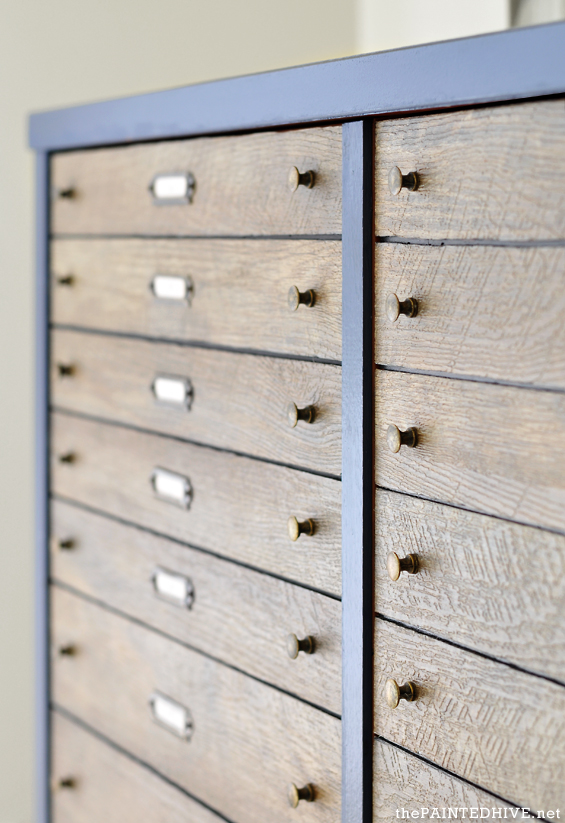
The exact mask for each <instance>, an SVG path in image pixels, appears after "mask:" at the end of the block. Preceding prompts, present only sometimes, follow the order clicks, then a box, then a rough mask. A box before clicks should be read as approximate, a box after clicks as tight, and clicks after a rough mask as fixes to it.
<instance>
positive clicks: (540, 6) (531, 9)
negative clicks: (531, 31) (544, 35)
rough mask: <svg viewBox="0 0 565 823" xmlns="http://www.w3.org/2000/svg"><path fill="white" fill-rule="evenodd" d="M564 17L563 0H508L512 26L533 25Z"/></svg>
mask: <svg viewBox="0 0 565 823" xmlns="http://www.w3.org/2000/svg"><path fill="white" fill-rule="evenodd" d="M564 19H565V0H510V20H511V25H512V26H534V25H536V24H537V23H553V22H555V21H556V20H564Z"/></svg>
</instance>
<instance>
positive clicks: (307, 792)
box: [288, 783, 316, 809]
mask: <svg viewBox="0 0 565 823" xmlns="http://www.w3.org/2000/svg"><path fill="white" fill-rule="evenodd" d="M315 799H316V793H315V791H314V786H313V785H312V784H311V783H307V784H306V785H305V786H303V787H302V788H301V789H299V788H298V786H295V785H294V783H291V784H290V786H289V787H288V802H289V804H290V806H291V807H292V808H293V809H296V807H297V806H298V804H299V803H300V801H301V800H305V801H306V802H307V803H312V802H313V801H314V800H315Z"/></svg>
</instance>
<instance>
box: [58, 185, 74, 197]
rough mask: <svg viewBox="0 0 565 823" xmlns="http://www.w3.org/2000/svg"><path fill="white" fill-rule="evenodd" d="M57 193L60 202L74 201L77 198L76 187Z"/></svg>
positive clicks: (59, 190) (69, 187)
mask: <svg viewBox="0 0 565 823" xmlns="http://www.w3.org/2000/svg"><path fill="white" fill-rule="evenodd" d="M55 193H56V195H57V197H58V198H59V199H60V200H72V199H73V198H75V197H76V196H77V190H76V189H75V188H74V186H68V187H67V188H66V189H57V190H56V192H55Z"/></svg>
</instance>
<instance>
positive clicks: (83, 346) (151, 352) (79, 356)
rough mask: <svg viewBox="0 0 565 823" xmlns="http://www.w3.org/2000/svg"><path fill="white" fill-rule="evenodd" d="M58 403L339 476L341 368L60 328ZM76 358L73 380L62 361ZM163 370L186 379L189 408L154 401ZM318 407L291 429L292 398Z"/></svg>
mask: <svg viewBox="0 0 565 823" xmlns="http://www.w3.org/2000/svg"><path fill="white" fill-rule="evenodd" d="M51 343H52V360H51V363H52V367H51V398H52V403H53V404H54V405H55V406H56V407H59V408H64V409H68V410H72V411H76V412H81V413H84V414H90V415H94V416H96V417H102V418H104V419H107V420H115V421H118V422H120V423H125V424H130V425H135V426H139V427H141V428H146V429H150V430H151V431H156V432H162V433H163V434H172V435H176V436H178V437H183V438H187V439H189V440H196V441H197V442H200V443H207V444H210V445H212V446H217V447H220V448H226V449H233V450H234V451H238V452H244V453H246V454H252V455H255V456H258V457H263V458H266V459H270V460H277V461H280V462H282V463H290V464H293V465H298V466H304V467H305V468H309V469H314V470H317V471H323V472H326V473H328V474H334V475H336V476H339V475H340V473H341V367H340V366H333V365H328V364H324V363H310V362H306V361H300V360H286V359H283V358H280V357H259V356H254V355H248V354H235V353H233V352H222V351H213V350H209V349H200V348H193V347H191V346H179V345H174V344H172V343H168V344H166V343H153V342H148V341H145V340H128V339H124V338H116V337H105V336H101V335H92V334H86V333H81V332H71V331H63V330H58V331H55V332H53V333H52V335H51ZM59 363H63V364H68V363H71V364H73V366H74V373H73V375H72V376H71V377H62V378H61V377H59V376H58V370H57V367H58V364H59ZM158 375H174V376H178V377H183V378H188V379H189V380H190V382H191V384H192V387H193V391H194V399H193V401H192V404H191V407H190V410H188V409H187V408H186V407H185V406H181V407H174V406H171V405H165V404H164V403H160V402H158V401H157V400H156V399H155V396H154V394H153V392H152V389H151V386H152V383H153V381H154V379H155V377H157V376H158ZM290 402H294V403H296V405H297V406H298V407H299V408H303V407H304V406H307V405H313V406H314V407H315V409H316V418H315V420H314V422H313V423H306V422H304V421H299V422H298V424H297V425H296V426H295V427H294V428H292V427H291V426H290V425H289V421H288V412H287V409H288V404H289V403H290Z"/></svg>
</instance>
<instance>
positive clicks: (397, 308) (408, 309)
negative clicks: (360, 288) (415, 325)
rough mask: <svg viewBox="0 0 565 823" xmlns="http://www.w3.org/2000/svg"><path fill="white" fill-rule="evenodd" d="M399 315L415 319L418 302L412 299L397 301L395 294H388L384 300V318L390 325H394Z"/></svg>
mask: <svg viewBox="0 0 565 823" xmlns="http://www.w3.org/2000/svg"><path fill="white" fill-rule="evenodd" d="M401 314H404V315H405V316H406V317H416V315H417V314H418V301H417V300H415V299H414V298H413V297H407V298H406V300H399V299H398V297H397V296H396V294H389V295H388V297H387V299H386V316H387V317H388V319H389V320H390V322H391V323H394V322H395V321H396V320H398V318H399V317H400V315H401Z"/></svg>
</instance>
